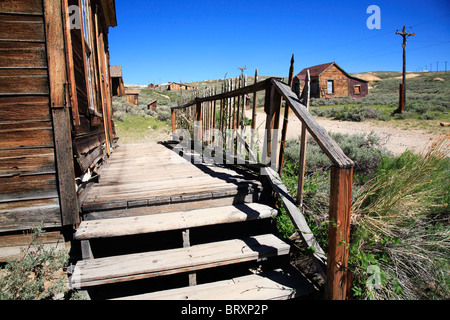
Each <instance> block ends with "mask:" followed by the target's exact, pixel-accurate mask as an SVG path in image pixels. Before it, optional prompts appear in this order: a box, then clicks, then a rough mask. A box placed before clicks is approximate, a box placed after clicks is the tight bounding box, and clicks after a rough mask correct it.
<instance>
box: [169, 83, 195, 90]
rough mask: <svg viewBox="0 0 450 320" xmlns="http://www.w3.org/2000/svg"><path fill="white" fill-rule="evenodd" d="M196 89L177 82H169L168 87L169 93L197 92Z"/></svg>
mask: <svg viewBox="0 0 450 320" xmlns="http://www.w3.org/2000/svg"><path fill="white" fill-rule="evenodd" d="M195 89H196V87H193V86H188V85H185V84H181V83H175V82H169V84H168V85H167V91H179V90H195Z"/></svg>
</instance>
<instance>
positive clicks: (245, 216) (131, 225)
mask: <svg viewBox="0 0 450 320" xmlns="http://www.w3.org/2000/svg"><path fill="white" fill-rule="evenodd" d="M143 211H144V210H143ZM276 215H277V210H275V209H273V208H271V207H268V206H266V205H263V204H259V203H249V204H241V205H236V206H226V207H215V208H204V209H197V210H189V211H175V212H169V213H163V214H152V215H145V216H137V217H128V218H117V219H105V220H95V221H83V222H81V224H80V226H79V227H78V228H77V232H76V233H75V235H74V237H75V239H77V240H84V239H92V238H107V237H118V236H125V235H132V234H143V233H151V232H159V231H168V230H180V229H189V228H195V227H200V226H208V225H215V224H225V223H233V222H242V221H249V220H255V219H265V218H271V217H275V216H276Z"/></svg>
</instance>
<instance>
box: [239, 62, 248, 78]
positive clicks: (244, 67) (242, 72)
mask: <svg viewBox="0 0 450 320" xmlns="http://www.w3.org/2000/svg"><path fill="white" fill-rule="evenodd" d="M238 69H239V70H241V77H243V76H244V70H245V69H247V66H246V65H245V66H243V67H242V68H238Z"/></svg>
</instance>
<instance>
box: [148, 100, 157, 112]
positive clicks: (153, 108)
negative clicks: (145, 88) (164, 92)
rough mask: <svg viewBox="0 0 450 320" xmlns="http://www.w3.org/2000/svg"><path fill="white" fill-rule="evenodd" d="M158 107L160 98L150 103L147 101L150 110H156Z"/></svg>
mask: <svg viewBox="0 0 450 320" xmlns="http://www.w3.org/2000/svg"><path fill="white" fill-rule="evenodd" d="M157 107H158V100H152V101H150V102H149V103H147V108H148V110H153V111H155V110H156V108H157Z"/></svg>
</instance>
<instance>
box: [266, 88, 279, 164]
mask: <svg viewBox="0 0 450 320" xmlns="http://www.w3.org/2000/svg"><path fill="white" fill-rule="evenodd" d="M282 99H283V97H282V96H281V94H280V93H279V92H278V90H276V88H275V86H274V85H273V83H272V81H270V82H269V84H268V87H267V88H266V103H265V106H264V111H265V112H266V114H267V117H266V139H265V141H266V145H265V148H264V149H265V150H263V159H265V164H267V162H268V161H267V159H270V163H271V165H270V166H271V167H272V168H273V169H274V170H275V171H277V170H276V165H277V163H276V162H277V160H278V158H277V150H278V129H279V127H280V113H281V102H282ZM264 154H265V155H266V158H264Z"/></svg>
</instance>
